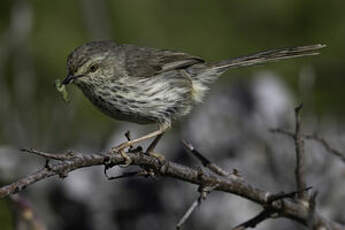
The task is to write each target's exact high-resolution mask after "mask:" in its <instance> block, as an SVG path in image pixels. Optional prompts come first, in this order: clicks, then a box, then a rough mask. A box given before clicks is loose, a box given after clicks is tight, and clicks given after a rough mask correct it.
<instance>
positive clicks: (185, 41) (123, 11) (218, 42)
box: [0, 0, 345, 216]
mask: <svg viewBox="0 0 345 230" xmlns="http://www.w3.org/2000/svg"><path fill="white" fill-rule="evenodd" d="M344 9H345V1H339V0H328V1H324V0H302V1H301V0H280V1H276V0H261V1H248V0H243V1H229V0H217V1H206V0H188V1H185V0H184V1H182V0H174V1H171V0H165V1H162V0H160V1H159V0H99V1H96V0H94V1H93V0H78V1H70V0H59V1H40V0H31V1H29V0H2V1H1V3H0V145H1V146H11V147H14V148H20V147H22V146H26V147H27V146H29V147H31V146H32V147H37V148H39V149H42V150H49V151H60V150H61V151H62V150H65V149H68V148H70V147H71V146H87V147H85V148H87V149H88V150H90V151H91V150H97V151H98V150H103V149H104V145H105V143H104V142H105V141H106V140H107V137H109V135H111V134H112V133H113V131H114V129H115V128H116V126H117V124H118V123H117V122H114V121H113V120H111V119H110V118H108V117H106V116H104V115H103V114H101V113H100V112H99V111H97V109H96V108H94V107H93V106H91V105H90V103H89V102H88V101H87V99H86V98H85V97H83V96H82V95H81V93H80V92H79V90H77V89H76V88H75V87H68V90H69V92H70V94H71V95H70V96H71V98H72V102H71V103H70V104H65V103H64V102H63V101H62V100H61V98H60V96H59V95H58V93H57V91H56V90H55V88H54V86H53V82H54V80H55V79H57V78H60V79H62V78H64V76H65V74H66V67H65V62H66V57H67V55H68V54H69V52H70V51H72V50H73V49H74V48H76V47H77V46H79V45H81V44H83V43H85V42H87V41H90V40H103V39H112V40H115V41H117V42H118V43H133V44H138V45H143V46H150V47H156V48H164V49H174V50H182V51H185V52H188V53H192V54H195V55H198V56H201V57H203V58H205V59H206V60H210V61H215V60H221V59H225V58H230V57H236V56H241V55H245V54H249V53H253V52H257V51H261V50H265V49H271V48H279V47H286V46H297V45H307V44H314V43H323V44H327V46H328V47H327V48H325V49H323V50H322V51H321V53H322V54H321V55H320V56H317V57H308V58H302V59H296V60H289V61H284V62H280V63H274V64H269V65H266V66H259V67H252V68H248V69H239V70H234V71H232V72H229V73H227V74H226V76H227V77H224V78H223V80H220V81H219V82H220V83H219V82H218V84H222V83H223V84H224V83H229V85H231V83H232V82H233V81H236V79H234V78H232V77H231V76H236V78H243V79H248V81H250V76H251V75H252V74H253V72H255V71H259V70H263V69H268V68H269V69H271V70H273V71H275V72H277V73H279V75H280V76H282V77H283V80H284V81H285V82H286V84H287V85H288V87H289V88H290V90H292V91H293V92H294V94H295V96H296V99H297V101H304V102H306V106H305V110H304V111H305V112H306V113H311V114H314V115H315V117H317V118H318V119H322V118H323V117H331V118H332V119H334V120H335V121H343V120H344V115H345V107H344V98H345V90H344V85H345V77H344V76H345V52H344V50H345V14H344ZM306 66H307V67H310V69H311V71H312V75H313V79H312V84H311V85H312V88H311V89H310V90H311V93H309V94H308V98H305V94H304V90H305V88H303V87H302V88H301V81H300V75H301V71H302V72H303V69H304V68H305V67H306ZM216 84H217V83H216ZM308 90H309V89H308ZM121 131H122V130H121ZM80 149H83V148H82V147H80ZM1 216H3V215H1Z"/></svg>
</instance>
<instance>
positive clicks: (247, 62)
mask: <svg viewBox="0 0 345 230" xmlns="http://www.w3.org/2000/svg"><path fill="white" fill-rule="evenodd" d="M324 47H326V45H322V44H317V45H308V46H297V47H290V48H280V49H272V50H267V51H263V52H259V53H255V54H252V55H246V56H242V57H238V58H232V59H228V60H224V61H220V62H215V63H210V68H211V69H214V70H217V69H218V70H220V72H221V71H222V70H224V71H225V70H227V69H232V68H239V67H244V66H251V65H258V64H264V63H267V62H275V61H280V60H284V59H290V58H298V57H305V56H313V55H318V54H319V52H318V50H319V49H322V48H324Z"/></svg>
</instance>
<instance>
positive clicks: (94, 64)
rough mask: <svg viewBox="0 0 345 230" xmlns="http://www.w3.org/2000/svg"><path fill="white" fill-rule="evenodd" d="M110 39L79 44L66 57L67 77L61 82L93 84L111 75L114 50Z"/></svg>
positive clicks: (114, 44)
mask: <svg viewBox="0 0 345 230" xmlns="http://www.w3.org/2000/svg"><path fill="white" fill-rule="evenodd" d="M115 49H116V43H115V42H112V41H95V42H89V43H86V44H84V45H82V46H79V47H78V48H76V49H75V50H73V51H72V52H71V53H70V55H69V56H68V58H67V77H66V78H65V79H64V80H63V82H62V84H64V85H67V84H69V83H75V84H76V85H82V84H87V85H89V84H95V83H97V82H99V81H102V80H105V79H106V78H109V77H111V76H113V75H114V74H113V71H114V68H115V66H114V58H115V54H114V50H115Z"/></svg>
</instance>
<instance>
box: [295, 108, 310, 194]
mask: <svg viewBox="0 0 345 230" xmlns="http://www.w3.org/2000/svg"><path fill="white" fill-rule="evenodd" d="M302 107H303V104H300V105H299V106H297V107H296V108H295V119H296V129H295V136H294V140H295V149H296V169H295V177H296V183H297V190H299V191H301V192H300V193H299V194H298V197H299V198H300V199H302V200H306V197H307V194H306V193H305V192H304V190H305V189H306V187H307V182H306V177H305V152H304V139H303V136H302V134H301V117H300V111H301V109H302ZM302 191H303V192H302Z"/></svg>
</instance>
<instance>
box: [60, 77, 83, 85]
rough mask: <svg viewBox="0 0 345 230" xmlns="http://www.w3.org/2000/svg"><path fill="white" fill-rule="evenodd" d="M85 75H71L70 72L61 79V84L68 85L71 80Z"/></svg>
mask: <svg viewBox="0 0 345 230" xmlns="http://www.w3.org/2000/svg"><path fill="white" fill-rule="evenodd" d="M84 76H85V75H77V76H73V75H71V74H69V75H68V76H67V77H66V78H65V79H64V80H63V81H62V84H63V85H68V84H69V83H70V82H71V81H72V80H74V79H77V78H80V77H84Z"/></svg>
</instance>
